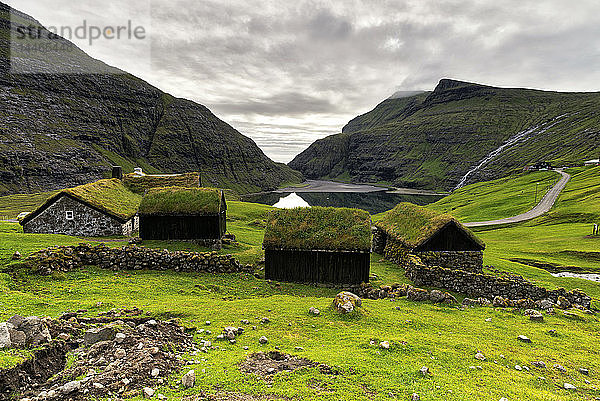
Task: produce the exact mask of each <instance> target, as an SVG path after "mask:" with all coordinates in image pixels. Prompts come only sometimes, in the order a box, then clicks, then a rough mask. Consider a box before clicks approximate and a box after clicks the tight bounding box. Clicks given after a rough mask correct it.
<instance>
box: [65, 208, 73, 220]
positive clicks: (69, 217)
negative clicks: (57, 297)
mask: <svg viewBox="0 0 600 401" xmlns="http://www.w3.org/2000/svg"><path fill="white" fill-rule="evenodd" d="M65 218H66V219H67V220H73V219H74V217H73V211H72V210H67V211H66V212H65Z"/></svg>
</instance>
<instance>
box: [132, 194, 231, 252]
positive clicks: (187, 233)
mask: <svg viewBox="0 0 600 401" xmlns="http://www.w3.org/2000/svg"><path fill="white" fill-rule="evenodd" d="M139 216H140V237H141V238H142V239H144V240H193V241H200V242H204V243H206V244H207V245H208V244H210V245H218V244H220V241H221V238H222V237H223V235H224V234H225V231H226V230H227V203H226V201H225V195H224V193H223V191H221V190H219V189H215V188H184V187H164V188H152V189H149V190H148V191H147V193H146V195H144V197H143V198H142V202H141V204H140V208H139Z"/></svg>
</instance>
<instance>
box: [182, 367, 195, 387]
mask: <svg viewBox="0 0 600 401" xmlns="http://www.w3.org/2000/svg"><path fill="white" fill-rule="evenodd" d="M181 384H182V385H183V387H185V388H191V387H194V385H195V384H196V372H195V371H194V370H190V371H189V372H187V373H186V374H185V375H183V377H182V378H181Z"/></svg>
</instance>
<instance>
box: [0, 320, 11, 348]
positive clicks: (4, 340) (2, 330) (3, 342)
mask: <svg viewBox="0 0 600 401" xmlns="http://www.w3.org/2000/svg"><path fill="white" fill-rule="evenodd" d="M11 345H12V342H11V341H10V332H9V331H8V325H7V324H6V323H0V349H2V348H10V346H11Z"/></svg>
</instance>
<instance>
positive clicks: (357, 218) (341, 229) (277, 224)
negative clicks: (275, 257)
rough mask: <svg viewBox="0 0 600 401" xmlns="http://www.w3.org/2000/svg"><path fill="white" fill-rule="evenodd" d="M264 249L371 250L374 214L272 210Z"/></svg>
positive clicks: (342, 210) (323, 209) (327, 209)
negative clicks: (372, 218) (372, 216)
mask: <svg viewBox="0 0 600 401" xmlns="http://www.w3.org/2000/svg"><path fill="white" fill-rule="evenodd" d="M263 246H264V248H265V249H315V250H360V251H368V250H370V249H371V216H370V215H369V213H367V212H365V211H364V210H359V209H348V208H333V207H312V208H295V209H279V210H273V211H271V212H269V214H268V215H267V226H266V230H265V238H264V241H263Z"/></svg>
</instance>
